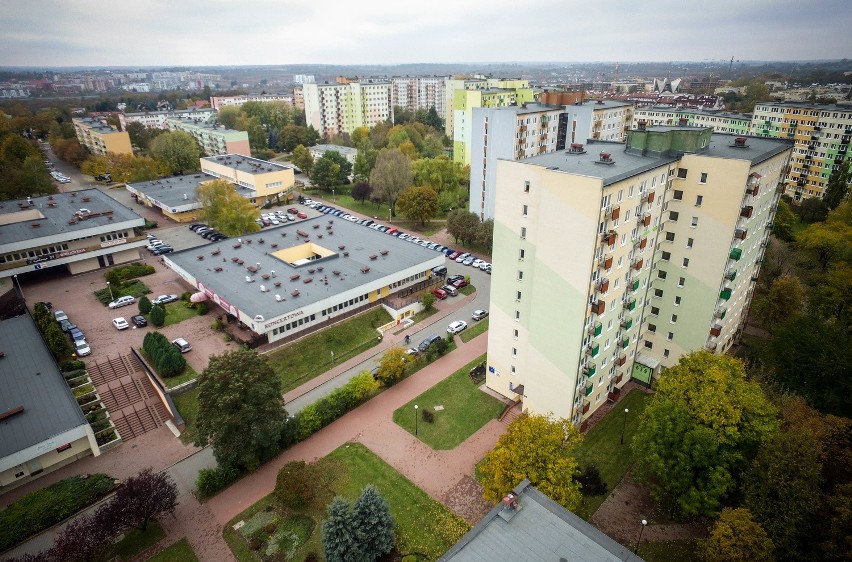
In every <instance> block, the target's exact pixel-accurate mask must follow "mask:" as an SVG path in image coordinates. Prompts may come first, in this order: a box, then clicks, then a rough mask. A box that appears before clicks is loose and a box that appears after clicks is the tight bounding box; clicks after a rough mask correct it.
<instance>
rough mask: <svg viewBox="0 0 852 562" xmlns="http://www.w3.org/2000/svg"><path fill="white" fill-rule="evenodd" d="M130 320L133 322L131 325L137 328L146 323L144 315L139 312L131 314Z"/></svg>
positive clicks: (142, 326)
mask: <svg viewBox="0 0 852 562" xmlns="http://www.w3.org/2000/svg"><path fill="white" fill-rule="evenodd" d="M130 321H131V322H133V325H134V326H136V327H137V328H144V327H145V326H147V325H148V321H147V320H145V317H144V316H142V315H141V314H137V315H136V316H131V317H130Z"/></svg>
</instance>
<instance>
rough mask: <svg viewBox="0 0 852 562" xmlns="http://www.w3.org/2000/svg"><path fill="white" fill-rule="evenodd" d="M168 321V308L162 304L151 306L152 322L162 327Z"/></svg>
mask: <svg viewBox="0 0 852 562" xmlns="http://www.w3.org/2000/svg"><path fill="white" fill-rule="evenodd" d="M165 323H166V309H165V308H163V307H162V306H160V305H154V306H153V307H151V324H153V325H154V326H156V327H158V328H159V327H161V326H162V325H163V324H165Z"/></svg>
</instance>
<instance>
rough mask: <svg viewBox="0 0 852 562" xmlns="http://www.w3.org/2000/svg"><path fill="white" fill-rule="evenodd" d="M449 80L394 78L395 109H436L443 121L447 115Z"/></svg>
mask: <svg viewBox="0 0 852 562" xmlns="http://www.w3.org/2000/svg"><path fill="white" fill-rule="evenodd" d="M446 81H447V78H446V77H444V76H394V77H393V78H391V87H392V89H391V98H392V103H393V105H394V107H396V106H399V107H403V108H405V109H407V110H408V111H412V112H413V111H417V110H418V109H429V108H431V107H434V108H435V111H437V113H438V115H439V116H440V117H441V119H443V118H444V115H445V114H446V101H447V93H446V86H447V83H446Z"/></svg>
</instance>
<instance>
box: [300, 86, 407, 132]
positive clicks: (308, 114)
mask: <svg viewBox="0 0 852 562" xmlns="http://www.w3.org/2000/svg"><path fill="white" fill-rule="evenodd" d="M302 98H303V99H304V104H305V118H306V120H307V122H308V124H309V125H312V126H313V127H314V129H316V130H317V131H319V133H320V134H321V135H324V136H330V135H340V134H343V133H351V132H352V131H354V130H355V129H357V128H358V127H372V126H374V125H375V124H376V123H379V122H381V121H387V120H388V119H393V104H392V99H391V83H390V82H389V81H385V82H378V81H377V82H365V83H360V82H347V83H345V84H304V85H303V86H302Z"/></svg>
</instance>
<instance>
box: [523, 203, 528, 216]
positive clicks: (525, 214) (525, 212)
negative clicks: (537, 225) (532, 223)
mask: <svg viewBox="0 0 852 562" xmlns="http://www.w3.org/2000/svg"><path fill="white" fill-rule="evenodd" d="M528 211H529V208H528V207H527V206H526V205H524V208H523V212H522V215H523V216H527V213H528Z"/></svg>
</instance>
